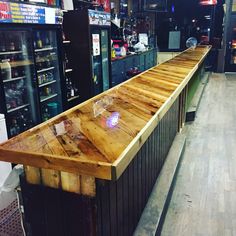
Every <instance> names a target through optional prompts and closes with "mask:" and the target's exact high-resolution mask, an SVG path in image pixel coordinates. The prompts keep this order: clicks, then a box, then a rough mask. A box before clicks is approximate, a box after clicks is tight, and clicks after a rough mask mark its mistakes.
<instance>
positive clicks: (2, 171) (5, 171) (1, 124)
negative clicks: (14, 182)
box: [0, 114, 12, 187]
mask: <svg viewBox="0 0 236 236" xmlns="http://www.w3.org/2000/svg"><path fill="white" fill-rule="evenodd" d="M6 140H7V129H6V123H5V119H4V115H3V114H0V143H2V142H4V141H6ZM11 169H12V168H11V164H10V163H7V162H2V161H0V187H1V186H2V185H3V183H4V182H5V180H6V178H7V176H8V175H9V174H10V172H11Z"/></svg>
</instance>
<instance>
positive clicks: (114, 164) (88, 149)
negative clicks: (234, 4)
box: [0, 46, 210, 194]
mask: <svg viewBox="0 0 236 236" xmlns="http://www.w3.org/2000/svg"><path fill="white" fill-rule="evenodd" d="M209 50H210V47H209V46H199V47H196V49H195V50H192V49H188V50H186V51H184V52H183V53H181V54H179V55H178V56H176V57H175V58H173V59H172V60H170V61H168V62H166V63H163V64H161V65H159V66H156V67H153V68H151V69H150V70H147V71H146V72H143V73H141V74H139V75H137V76H135V77H134V78H132V79H130V80H128V81H126V82H124V83H122V84H120V85H118V86H116V87H115V88H112V89H110V90H108V91H106V92H104V93H102V94H100V95H98V96H96V97H94V98H92V99H90V100H88V101H86V102H84V103H82V104H80V105H78V106H76V107H74V108H72V109H70V110H68V111H66V112H64V113H62V114H60V115H58V116H56V117H54V118H53V119H51V120H49V121H47V122H45V123H42V124H40V125H38V126H37V127H35V128H33V129H31V130H28V131H26V132H24V133H22V134H20V135H19V136H17V137H15V138H12V139H11V140H9V141H8V142H6V143H4V144H2V145H0V160H3V161H9V162H14V163H22V164H24V165H27V166H31V167H26V175H27V176H30V175H32V176H30V179H33V182H35V183H40V182H42V183H43V184H45V185H48V186H54V187H62V188H64V189H66V190H68V191H70V190H72V191H74V192H77V193H79V192H84V194H94V192H95V188H94V181H95V179H94V177H95V178H100V179H107V180H111V179H116V178H118V177H119V176H120V175H121V174H122V172H123V171H124V170H125V169H126V167H127V166H128V164H129V163H130V161H131V160H132V158H134V156H135V154H136V153H137V152H138V150H139V149H140V148H141V146H142V145H143V143H145V141H146V140H147V138H148V137H149V135H150V134H151V133H152V131H153V130H154V129H155V127H156V126H157V124H158V122H159V121H160V119H161V118H162V117H163V116H164V115H165V113H166V112H167V111H168V109H169V108H170V107H171V105H172V104H173V103H174V101H175V100H176V99H177V98H178V96H179V94H180V93H181V92H182V90H183V89H184V88H185V86H186V85H187V83H188V81H189V80H190V79H191V77H192V75H193V74H194V73H195V71H196V70H197V68H198V66H199V65H200V64H201V63H202V61H203V60H204V58H205V57H206V55H207V54H208V52H209ZM32 168H34V169H32ZM35 168H36V169H35ZM38 168H40V169H38ZM49 169H50V170H49ZM28 170H29V171H28ZM60 171H62V172H60ZM68 173H70V174H68ZM71 173H72V174H71ZM81 175H82V176H81ZM69 180H71V182H70V181H69ZM88 186H90V187H88Z"/></svg>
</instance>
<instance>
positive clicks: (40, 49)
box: [34, 47, 54, 52]
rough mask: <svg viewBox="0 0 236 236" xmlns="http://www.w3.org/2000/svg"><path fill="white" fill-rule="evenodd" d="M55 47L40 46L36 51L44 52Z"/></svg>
mask: <svg viewBox="0 0 236 236" xmlns="http://www.w3.org/2000/svg"><path fill="white" fill-rule="evenodd" d="M53 49H54V48H53V47H47V48H39V49H35V50H34V51H35V52H44V51H51V50H53Z"/></svg>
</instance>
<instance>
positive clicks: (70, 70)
mask: <svg viewBox="0 0 236 236" xmlns="http://www.w3.org/2000/svg"><path fill="white" fill-rule="evenodd" d="M72 71H73V70H72V69H66V70H65V72H66V73H69V72H72Z"/></svg>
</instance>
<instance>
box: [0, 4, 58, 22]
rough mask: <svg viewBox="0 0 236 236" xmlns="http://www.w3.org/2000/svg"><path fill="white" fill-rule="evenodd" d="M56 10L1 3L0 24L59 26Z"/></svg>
mask: <svg viewBox="0 0 236 236" xmlns="http://www.w3.org/2000/svg"><path fill="white" fill-rule="evenodd" d="M57 11H58V9H56V8H49V7H42V6H35V5H29V4H22V3H13V2H4V1H0V23H21V24H22V23H23V24H24V23H26V24H57V23H59V22H58V21H57Z"/></svg>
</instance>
